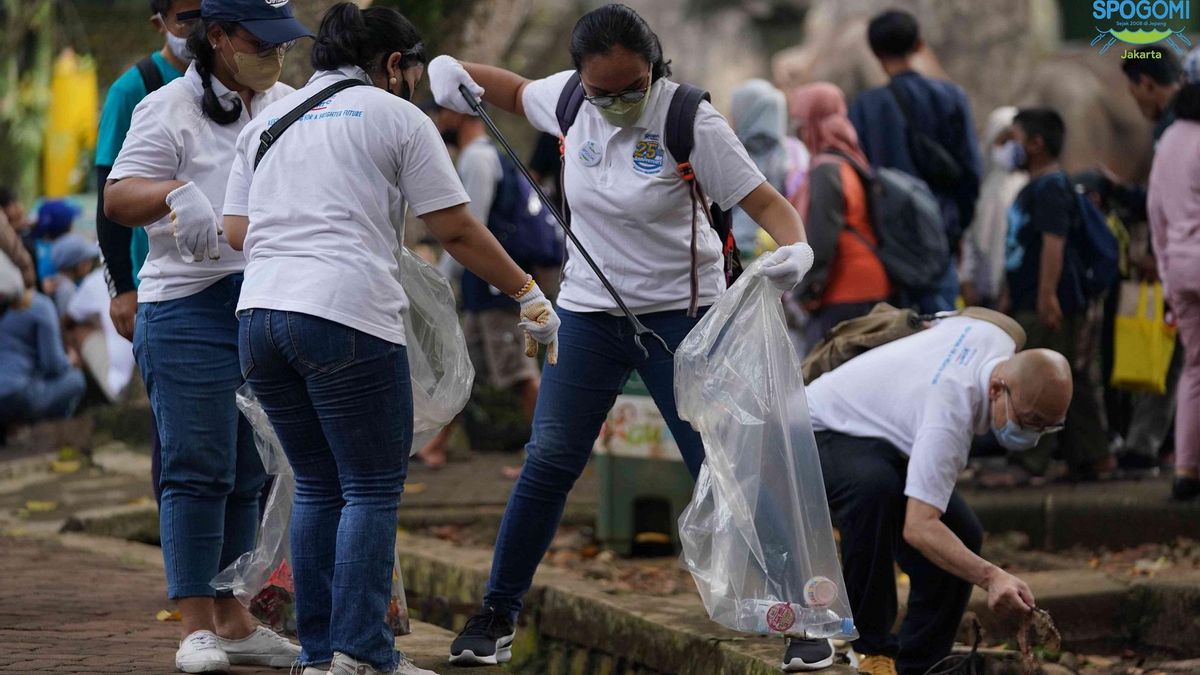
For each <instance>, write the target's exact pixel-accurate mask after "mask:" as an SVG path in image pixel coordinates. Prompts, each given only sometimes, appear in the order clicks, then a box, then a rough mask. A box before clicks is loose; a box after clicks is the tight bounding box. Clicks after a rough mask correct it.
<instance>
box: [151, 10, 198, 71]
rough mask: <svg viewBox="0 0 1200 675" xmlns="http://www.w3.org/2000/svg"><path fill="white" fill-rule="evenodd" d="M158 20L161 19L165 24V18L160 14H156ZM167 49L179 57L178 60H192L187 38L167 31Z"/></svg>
mask: <svg viewBox="0 0 1200 675" xmlns="http://www.w3.org/2000/svg"><path fill="white" fill-rule="evenodd" d="M158 20H159V21H161V22H162V23H163V25H164V26H165V25H166V24H167V20H166V19H164V18H163V15H162V14H159V15H158ZM167 49H170V50H171V53H172V54H174V55H175V58H177V59H179V60H180V61H184V62H187V61H191V60H192V51H191V50H190V49H188V46H187V38H181V37H179V36H177V35H175V34H174V33H172V32H171V31H167Z"/></svg>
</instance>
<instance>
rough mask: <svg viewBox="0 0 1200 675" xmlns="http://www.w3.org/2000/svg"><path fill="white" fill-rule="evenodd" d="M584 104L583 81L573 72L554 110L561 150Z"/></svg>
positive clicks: (561, 150) (560, 150)
mask: <svg viewBox="0 0 1200 675" xmlns="http://www.w3.org/2000/svg"><path fill="white" fill-rule="evenodd" d="M582 105H583V82H582V80H580V78H579V73H578V72H575V73H572V74H571V77H570V79H568V80H567V83H566V85H564V86H563V90H562V93H561V94H559V96H558V107H557V108H555V110H554V115H555V117H557V118H558V132H559V136H558V139H559V141H558V142H559V145H558V149H559V152H560V153H561V152H564V148H563V141H564V140H565V139H566V138H567V130H568V129H570V128H571V125H572V124H575V118H576V117H578V116H579V107H580V106H582Z"/></svg>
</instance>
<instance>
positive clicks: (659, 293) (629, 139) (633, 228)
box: [522, 71, 766, 313]
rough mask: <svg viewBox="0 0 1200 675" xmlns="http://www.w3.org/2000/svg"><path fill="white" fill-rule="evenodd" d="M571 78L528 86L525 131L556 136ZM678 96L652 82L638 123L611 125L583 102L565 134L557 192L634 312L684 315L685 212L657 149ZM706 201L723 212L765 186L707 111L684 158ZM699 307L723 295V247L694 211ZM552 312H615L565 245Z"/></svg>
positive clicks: (681, 190)
mask: <svg viewBox="0 0 1200 675" xmlns="http://www.w3.org/2000/svg"><path fill="white" fill-rule="evenodd" d="M571 73H572V71H565V72H561V73H558V74H556V75H552V76H550V77H548V78H545V79H542V80H537V81H535V82H531V83H529V85H528V86H526V87H525V90H524V93H523V95H522V101H523V103H524V106H525V115H526V116H527V117H528V118H529V122H530V124H532V125H533V126H534V127H536V128H537V129H540V130H541V131H545V132H547V133H551V134H554V135H555V136H557V135H559V133H560V130H559V127H558V118H557V117H556V116H555V110H556V108H557V107H558V99H559V97H560V95H561V94H562V89H563V87H564V86H565V85H566V83H567V80H568V79H570V77H571ZM678 87H679V85H678V84H676V83H675V82H671V81H669V80H659V81H657V82H655V83H654V85H653V86H652V87H651V88H650V96H649V100H648V102H647V104H646V109H645V111H643V113H642V116H641V118H640V119H638V121H637V124H636V125H634V126H632V127H629V128H621V127H616V126H613V125H612V124H609V123H608V122H606V121H605V120H604V118H603V117H601V116H600V113H599V109H597V108H596V107H595V106H593V105H591V104H590V103H587V102H586V101H585V102H584V103H583V105H582V106H580V108H579V115H578V117H577V118H576V119H575V124H574V125H573V126H572V127H571V129H570V131H569V132H568V134H567V144H566V166H565V168H564V172H565V173H564V179H563V190H564V192H565V193H566V195H567V200H568V202H569V204H570V207H571V224H572V227H573V229H574V231H575V235H576V236H577V237H579V241H580V242H581V243H582V244H583V246H584V247H585V248H586V249H587V250H588V252H589V253H591V255H592V257H593V258H594V259H595V261H596V263H597V264H598V265H599V266H600V269H601V270H602V271H603V272H604V273H605V274H606V275H607V276H608V278H609V280H610V281H611V282H612V284H613V286H615V287H616V289H617V290H618V291H619V292H620V293H621V296H622V297H623V298H624V299H625V302H626V304H628V305H629V308H630V309H632V310H634V311H635V312H638V313H646V312H656V311H665V310H672V309H684V308H686V307H687V306H688V300H689V296H690V295H691V282H690V281H689V278H690V277H689V274H690V270H691V265H692V258H691V240H692V230H691V228H692V203H691V198H690V196H689V192H688V187H687V185H686V183H684V182H683V179H681V178H680V177H679V175H678V174H677V173H676V171H675V164H676V161H675V159H674V158H672V157H671V154H670V153H669V152H667V148H666V144H665V142H664V140H663V135H664V130H665V128H666V119H667V108H668V106H670V103H671V96H672V94H674V93H675V90H676V89H677V88H678ZM691 163H692V168H693V170H694V171H695V173H696V178H697V179H698V180H699V182H700V185H701V186H702V187H703V188H704V191H705V193H706V194H707V195H708V197H709V198H710V199H712V200H713V201H715V202H716V203H717V204H719V205H720V206H721V208H722V209H728V208H730V207H732V206H734V205H735V204H737V203H738V202H740V201H741V200H742V198H744V197H745V196H746V195H748V194H750V192H751V191H753V190H754V189H755V188H756V187H758V186H759V185H761V184H762V183H763V182H764V181H765V180H766V178H764V177H763V174H762V172H760V171H759V170H758V167H756V166H755V165H754V162H753V161H752V160H751V159H750V157H749V155H747V154H746V149H745V148H744V147H742V144H741V142H739V141H738V139H737V136H736V135H735V134H734V133H733V130H732V129H731V128H730V127H729V124H728V123H727V122H726V121H725V118H723V117H721V115H720V114H719V113H718V112H717V111H716V109H715V108H713V107H712V106H711V105H709V104H708V103H702V104H701V105H700V109H699V111H698V112H697V114H696V127H695V148H694V149H693V150H692V156H691ZM696 219H697V220H696V222H697V225H696V228H697V233H698V236H697V260H698V263H699V272H700V289H699V290H700V304H701V306H704V305H709V304H712V303H713V302H715V301H716V299H717V298H718V297H719V296H720V295H721V293H722V292H723V291H724V290H725V274H724V269H723V264H722V260H721V248H722V242H721V241H719V240H718V237H717V235H716V233H715V232H713V230H712V228H710V227H709V226H708V221H707V220H706V219H705V218H704V215H703V213H701V212H700V211H699V210H698V209H697V213H696ZM558 304H559V305H561V306H562V307H564V308H566V309H568V310H571V311H576V312H594V311H602V312H616V311H617V306H616V303H615V302H613V299H612V297H611V296H609V294H608V292H607V291H606V290H605V289H604V286H603V285H602V284H601V283H600V279H599V278H598V277H597V276H596V274H595V273H594V272H592V270H591V269H590V268H589V267H588V266H587V263H586V262H584V260H583V257H582V256H581V255H580V254H579V252H578V251H577V250H576V249H575V246H574V245H573V244H572V243H571V242H570V241H568V242H567V264H566V266H565V268H564V269H563V281H562V287H561V290H560V291H559V295H558Z"/></svg>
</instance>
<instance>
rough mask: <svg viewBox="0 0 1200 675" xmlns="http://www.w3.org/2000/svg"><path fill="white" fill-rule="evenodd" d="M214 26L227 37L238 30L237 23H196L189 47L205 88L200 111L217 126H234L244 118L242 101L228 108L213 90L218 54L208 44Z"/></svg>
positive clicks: (234, 102)
mask: <svg viewBox="0 0 1200 675" xmlns="http://www.w3.org/2000/svg"><path fill="white" fill-rule="evenodd" d="M214 25H215V26H217V27H219V28H220V29H221V30H222V31H224V32H225V34H226V35H232V34H233V32H234V31H235V30H237V24H236V23H229V22H227V21H218V22H216V23H215V24H214V23H212V22H209V21H205V20H204V19H200V20H198V21H197V22H196V28H195V29H194V30H192V34H191V35H190V36H188V41H187V46H188V50H189V51H191V52H192V54H193V60H192V63H195V64H196V73H197V74H199V75H200V84H201V85H203V87H204V97H203V98H201V99H200V110H201V111H202V112H203V113H204V116H205V117H207V118H208V119H210V120H212V121H214V122H216V123H217V124H220V125H226V124H233V123H234V122H236V121H238V118H239V117H241V116H242V101H241V99H234V101H233V107H232V108H226V107H225V106H223V105H221V99H220V98H217V93H216V92H214V91H213V88H212V75H213V64H214V63H215V62H216V59H217V52H216V50H215V49H213V46H212V45H210V44H209V43H208V29H209V28H211V27H212V26H214Z"/></svg>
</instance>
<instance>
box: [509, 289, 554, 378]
mask: <svg viewBox="0 0 1200 675" xmlns="http://www.w3.org/2000/svg"><path fill="white" fill-rule="evenodd" d="M515 300H516V301H517V302H519V303H521V322H520V323H519V324H517V325H519V326H520V327H521V330H523V331H525V355H526V356H528V357H531V358H532V357H535V356H537V352H538V344H544V345H546V362H547V363H549V364H550V365H554V364H556V363H558V325H559V323H561V322H560V321H559V318H558V314H556V313H555V312H554V307H553V306H552V305H551V304H550V301H549V300H547V299H546V295H545V294H544V293H542V289H540V288H538V285H537V284H533V288H530V289H529V290H528V291H526V292H525V295H521V296H518V297H517V298H515Z"/></svg>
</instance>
